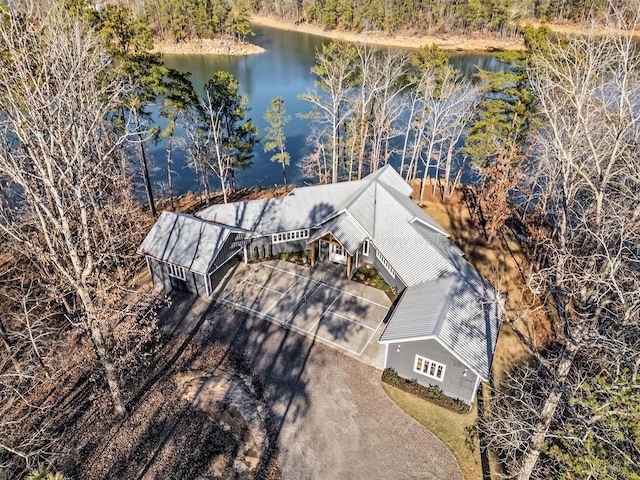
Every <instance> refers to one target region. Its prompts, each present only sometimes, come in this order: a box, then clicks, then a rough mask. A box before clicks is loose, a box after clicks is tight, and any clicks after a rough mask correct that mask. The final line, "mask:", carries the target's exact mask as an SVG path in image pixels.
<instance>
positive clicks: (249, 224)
mask: <svg viewBox="0 0 640 480" xmlns="http://www.w3.org/2000/svg"><path fill="white" fill-rule="evenodd" d="M361 187H362V181H356V182H343V183H333V184H329V185H316V186H312V187H299V188H295V189H294V190H292V191H291V193H289V195H287V196H284V197H275V198H265V199H261V200H247V201H244V202H233V203H227V204H223V205H212V206H210V207H208V208H205V209H204V210H201V211H200V212H198V213H197V214H196V215H197V216H198V217H199V218H202V219H204V220H207V221H210V222H214V223H217V224H221V225H228V226H232V227H240V228H243V229H245V230H250V231H252V232H253V233H254V235H256V236H263V235H270V234H272V233H280V232H287V231H291V230H300V229H303V228H310V227H312V226H315V225H318V224H319V223H320V222H322V221H323V220H324V219H325V218H327V217H328V216H331V215H334V214H335V213H337V212H338V207H339V205H340V204H341V203H342V202H344V201H345V199H346V198H348V197H349V196H351V195H352V194H353V193H354V192H355V191H357V190H358V189H360V188H361Z"/></svg>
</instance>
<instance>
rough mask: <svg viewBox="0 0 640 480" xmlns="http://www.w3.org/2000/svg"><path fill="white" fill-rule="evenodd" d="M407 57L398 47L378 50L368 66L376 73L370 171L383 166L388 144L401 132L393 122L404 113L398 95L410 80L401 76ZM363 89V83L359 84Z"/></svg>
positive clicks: (388, 149)
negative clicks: (396, 48) (370, 65)
mask: <svg viewBox="0 0 640 480" xmlns="http://www.w3.org/2000/svg"><path fill="white" fill-rule="evenodd" d="M408 65H409V56H408V55H407V54H406V53H405V52H402V51H399V50H390V49H384V50H380V51H379V52H378V54H377V56H376V57H375V62H373V66H372V68H373V69H375V71H376V72H378V75H377V77H376V78H375V83H374V88H373V90H374V96H373V104H372V106H371V153H370V162H369V163H370V167H369V168H370V171H372V172H373V171H375V170H377V168H378V167H379V166H380V165H386V164H387V163H388V162H389V159H390V157H391V153H392V152H391V148H390V143H391V141H392V140H393V139H395V138H396V137H398V136H400V135H401V131H400V129H399V127H398V125H397V123H398V121H399V119H400V118H401V117H402V115H403V114H405V112H404V106H405V103H404V102H403V101H402V95H403V94H404V92H405V91H406V89H407V88H409V87H410V85H411V83H410V82H407V81H406V79H405V78H404V77H405V76H406V71H407V67H408ZM363 88H364V86H363Z"/></svg>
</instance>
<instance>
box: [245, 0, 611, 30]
mask: <svg viewBox="0 0 640 480" xmlns="http://www.w3.org/2000/svg"><path fill="white" fill-rule="evenodd" d="M254 10H255V11H257V12H260V13H264V14H272V15H277V16H279V17H282V18H286V19H289V20H295V21H296V22H309V23H315V24H318V25H322V26H323V27H324V28H326V29H328V30H331V29H334V28H341V29H345V30H353V31H357V32H376V31H384V32H393V33H397V32H405V33H409V32H412V33H416V34H425V33H436V32H439V33H472V32H475V33H480V34H491V33H495V34H499V35H517V34H518V33H519V32H520V25H521V24H522V23H526V21H532V20H534V21H539V22H556V21H571V22H584V21H587V20H589V19H591V18H598V19H602V18H603V16H604V15H605V14H606V13H609V12H610V10H611V5H610V4H609V3H608V2H607V1H605V0H589V1H582V0H572V1H571V0H570V1H556V0H542V1H537V0H528V1H523V2H517V1H513V0H506V1H496V0H464V1H461V2H450V1H447V0H436V1H429V0H401V1H395V2H385V1H384V0H358V1H352V0H302V1H291V0H277V1H271V0H256V2H255V3H254Z"/></svg>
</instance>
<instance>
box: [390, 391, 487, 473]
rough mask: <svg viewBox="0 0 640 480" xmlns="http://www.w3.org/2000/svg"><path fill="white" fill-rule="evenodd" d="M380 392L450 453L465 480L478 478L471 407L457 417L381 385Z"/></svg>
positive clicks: (477, 447)
mask: <svg viewBox="0 0 640 480" xmlns="http://www.w3.org/2000/svg"><path fill="white" fill-rule="evenodd" d="M382 388H384V391H385V392H386V393H387V395H389V397H390V398H391V400H393V401H394V402H395V404H396V405H398V406H399V407H400V408H401V409H402V410H404V411H405V412H406V413H408V414H409V415H410V416H411V417H413V418H414V419H415V420H416V421H417V422H418V423H420V424H422V425H424V427H425V428H427V429H428V430H429V431H430V432H432V433H433V434H434V435H435V436H436V437H438V438H439V439H440V440H441V441H442V443H444V444H445V445H446V446H447V447H448V448H449V450H451V453H453V455H454V457H456V460H457V461H458V464H459V465H460V470H462V474H463V475H464V478H465V479H467V480H478V479H481V478H482V466H481V463H480V444H479V442H478V435H477V429H476V420H477V419H478V412H477V407H476V406H475V405H474V406H473V409H472V410H471V412H470V413H467V414H464V415H461V414H459V413H455V412H452V411H451V410H447V409H446V408H443V407H440V406H438V405H435V404H433V403H430V402H427V401H426V400H422V399H421V398H418V397H416V396H414V395H411V394H410V393H407V392H403V391H402V390H399V389H397V388H395V387H392V386H391V385H387V384H385V383H383V384H382Z"/></svg>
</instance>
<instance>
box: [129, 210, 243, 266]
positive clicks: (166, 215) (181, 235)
mask: <svg viewBox="0 0 640 480" xmlns="http://www.w3.org/2000/svg"><path fill="white" fill-rule="evenodd" d="M238 231H239V230H238V229H232V228H226V227H221V226H219V225H214V224H212V223H209V222H205V221H203V220H200V219H199V218H195V217H193V216H191V215H185V214H182V213H174V212H162V213H161V214H160V216H159V217H158V220H156V223H155V224H154V225H153V227H152V228H151V230H150V231H149V233H148V234H147V236H146V237H145V239H144V240H143V241H142V244H141V245H140V247H139V248H138V253H142V254H144V255H149V256H151V257H153V258H157V259H158V260H161V261H163V262H167V263H172V264H174V265H177V266H179V267H184V268H187V269H189V270H191V271H192V272H196V273H200V274H202V275H205V274H206V273H207V271H208V270H209V266H210V265H211V264H212V263H213V261H214V260H215V258H216V256H217V255H218V253H219V252H220V250H221V249H222V247H223V246H224V243H225V242H226V240H227V238H228V237H229V234H230V233H232V232H238Z"/></svg>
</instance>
